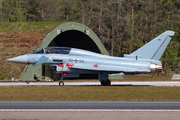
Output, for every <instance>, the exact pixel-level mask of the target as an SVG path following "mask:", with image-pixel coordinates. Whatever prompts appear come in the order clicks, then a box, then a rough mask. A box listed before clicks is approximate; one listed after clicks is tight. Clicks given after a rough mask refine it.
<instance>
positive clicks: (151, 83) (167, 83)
mask: <svg viewBox="0 0 180 120" xmlns="http://www.w3.org/2000/svg"><path fill="white" fill-rule="evenodd" d="M111 85H112V86H178V87H180V81H146V82H142V81H137V82H113V81H112V82H111ZM0 86H59V84H58V82H30V83H29V84H26V83H25V82H0ZM64 86H101V84H100V82H66V81H64Z"/></svg>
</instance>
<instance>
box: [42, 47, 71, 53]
mask: <svg viewBox="0 0 180 120" xmlns="http://www.w3.org/2000/svg"><path fill="white" fill-rule="evenodd" d="M70 51H71V48H45V52H46V54H69V52H70Z"/></svg>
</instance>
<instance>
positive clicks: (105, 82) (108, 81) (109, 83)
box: [101, 80, 111, 86]
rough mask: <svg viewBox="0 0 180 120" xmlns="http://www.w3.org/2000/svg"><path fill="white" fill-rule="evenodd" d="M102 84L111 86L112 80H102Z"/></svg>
mask: <svg viewBox="0 0 180 120" xmlns="http://www.w3.org/2000/svg"><path fill="white" fill-rule="evenodd" d="M101 85H102V86H111V81H110V80H103V81H101Z"/></svg>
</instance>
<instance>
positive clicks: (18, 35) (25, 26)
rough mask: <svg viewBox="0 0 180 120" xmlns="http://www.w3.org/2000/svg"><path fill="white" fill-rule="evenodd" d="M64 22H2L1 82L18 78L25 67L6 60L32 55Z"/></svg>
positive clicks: (0, 23) (0, 48)
mask: <svg viewBox="0 0 180 120" xmlns="http://www.w3.org/2000/svg"><path fill="white" fill-rule="evenodd" d="M61 23H62V22H0V80H3V79H10V78H11V77H15V79H16V78H18V77H19V75H20V73H21V72H22V70H23V68H24V67H25V65H22V64H17V63H12V62H7V61H6V59H8V58H12V57H15V56H18V55H23V54H27V53H31V52H33V51H34V50H36V49H37V48H38V46H39V45H40V44H41V42H42V41H43V39H44V37H45V36H46V35H47V34H48V33H49V32H50V31H51V30H52V29H53V28H55V27H56V26H57V25H59V24H61Z"/></svg>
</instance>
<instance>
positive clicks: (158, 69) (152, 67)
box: [149, 63, 162, 73]
mask: <svg viewBox="0 0 180 120" xmlns="http://www.w3.org/2000/svg"><path fill="white" fill-rule="evenodd" d="M149 69H150V70H151V72H152V73H155V72H161V71H162V65H160V64H152V63H151V64H150V65H149Z"/></svg>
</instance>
